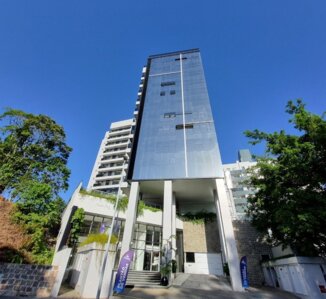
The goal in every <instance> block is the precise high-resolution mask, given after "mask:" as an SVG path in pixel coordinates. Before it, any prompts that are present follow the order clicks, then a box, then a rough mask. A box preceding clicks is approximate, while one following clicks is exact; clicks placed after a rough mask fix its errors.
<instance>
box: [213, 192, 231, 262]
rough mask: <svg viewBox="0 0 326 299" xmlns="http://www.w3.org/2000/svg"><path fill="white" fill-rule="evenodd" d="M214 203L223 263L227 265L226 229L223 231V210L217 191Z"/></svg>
mask: <svg viewBox="0 0 326 299" xmlns="http://www.w3.org/2000/svg"><path fill="white" fill-rule="evenodd" d="M214 202H215V205H216V218H217V227H218V233H219V237H220V244H221V249H222V261H223V263H226V262H227V260H228V258H227V250H226V245H225V235H224V229H223V222H222V215H221V208H220V204H219V202H218V196H217V192H216V190H214Z"/></svg>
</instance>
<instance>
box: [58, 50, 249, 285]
mask: <svg viewBox="0 0 326 299" xmlns="http://www.w3.org/2000/svg"><path fill="white" fill-rule="evenodd" d="M131 139H132V143H131ZM130 144H132V145H131V149H130ZM125 154H128V155H129V154H130V159H129V160H128V163H124V161H123V156H124V155H125ZM123 163H124V164H123ZM127 164H128V166H127ZM127 167H128V174H127V180H128V185H127V184H125V185H124V186H122V189H123V192H124V193H125V194H126V195H127V196H128V198H129V202H128V208H127V210H126V211H125V213H123V212H120V213H119V220H118V221H119V223H120V226H119V227H120V232H119V238H120V241H121V247H120V248H121V249H119V251H120V252H121V254H120V256H122V255H123V254H124V253H125V252H127V251H128V250H129V249H133V251H134V261H133V264H132V266H131V267H132V269H133V270H136V271H154V272H155V271H159V269H160V267H161V263H164V262H166V261H167V260H175V261H176V262H177V271H179V272H186V273H202V274H204V273H205V274H215V275H223V264H225V263H228V266H229V270H230V277H231V283H232V287H233V289H234V290H238V291H242V290H243V289H242V287H241V285H242V284H241V277H240V271H239V256H238V250H237V245H236V240H235V235H234V230H233V223H232V217H231V214H230V208H229V199H228V194H227V188H226V184H225V179H224V171H223V166H222V162H221V157H220V152H219V147H218V142H217V137H216V132H215V126H214V120H213V116H212V112H211V107H210V101H209V97H208V92H207V87H206V82H205V76H204V71H203V66H202V61H201V56H200V52H199V50H198V49H192V50H186V51H179V52H173V53H165V54H160V55H153V56H150V57H149V58H148V61H147V65H146V67H144V68H143V71H142V76H141V81H140V86H139V90H138V97H137V100H136V109H135V111H134V119H133V120H127V121H122V122H118V123H113V124H112V125H111V127H110V130H109V132H107V133H106V136H105V138H104V140H103V142H102V144H101V148H100V150H99V154H98V156H97V159H96V162H95V165H94V168H93V172H92V175H91V179H90V182H89V185H88V189H90V190H100V191H103V192H107V193H116V192H117V190H118V188H119V179H120V178H121V176H124V172H125V170H126V168H127ZM121 182H122V180H121ZM79 188H80V187H79ZM140 202H142V203H143V204H144V205H146V206H155V207H158V208H160V209H159V210H157V211H155V212H153V211H151V210H146V211H145V212H144V213H143V214H142V215H140V214H138V213H137V206H138V205H139V203H140ZM76 207H82V208H83V209H84V210H85V212H86V218H87V222H85V225H84V227H83V233H84V234H85V235H86V234H87V232H88V233H90V232H96V231H98V229H99V228H101V227H102V226H103V225H104V226H105V227H108V226H110V225H111V224H110V223H111V222H112V221H111V219H112V216H113V207H112V204H110V203H108V202H107V201H105V200H102V199H100V198H99V199H96V198H91V197H89V196H86V195H84V194H81V193H80V192H79V189H77V190H76V191H75V193H74V195H73V197H72V199H71V201H70V202H69V204H68V207H67V209H66V211H65V215H64V217H63V221H62V226H61V230H60V233H59V236H58V242H57V248H56V249H57V250H60V248H62V247H63V246H64V244H66V240H67V238H68V236H69V219H70V217H71V215H72V213H73V211H74V209H75V208H76ZM199 214H200V215H203V214H205V215H212V214H213V215H214V214H215V216H214V219H210V221H207V222H205V223H202V224H199V225H195V224H194V223H192V222H191V221H189V219H188V220H185V219H186V218H185V217H187V215H193V216H196V215H199ZM85 263H86V262H85ZM81 264H82V262H78V263H77V264H76V267H79V266H78V265H81ZM78 271H79V272H80V269H77V268H76V273H77V272H78ZM108 271H109V270H108ZM76 279H77V278H76ZM78 279H79V280H80V281H81V280H82V278H81V277H79V278H78ZM83 279H86V278H83ZM82 286H83V284H82V283H81V287H82ZM83 288H84V289H85V287H84V286H83Z"/></svg>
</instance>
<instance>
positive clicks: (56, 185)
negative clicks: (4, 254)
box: [0, 109, 71, 263]
mask: <svg viewBox="0 0 326 299" xmlns="http://www.w3.org/2000/svg"><path fill="white" fill-rule="evenodd" d="M0 122H1V125H2V126H1V127H0V160H1V164H0V194H1V193H4V192H5V194H9V195H10V197H11V199H12V200H14V201H15V206H16V208H15V212H14V214H13V219H14V221H16V222H17V223H19V224H20V225H22V227H23V228H24V229H25V231H26V232H27V234H28V235H29V242H28V243H27V244H26V245H25V248H23V249H22V250H25V251H26V252H27V253H28V254H29V255H31V260H32V261H33V262H36V263H49V262H51V258H52V253H53V252H52V249H51V248H52V247H53V246H54V244H55V237H56V235H57V232H58V229H59V225H60V220H61V213H62V212H63V209H64V207H65V204H64V202H63V200H62V199H61V198H60V197H59V196H58V194H59V192H60V191H62V190H66V189H67V188H68V178H69V175H70V171H69V169H68V168H67V166H66V164H67V160H68V157H69V154H70V152H71V148H70V147H69V146H67V145H66V142H65V133H64V130H63V128H62V127H61V126H59V125H58V124H56V123H55V121H54V120H52V119H51V118H50V117H48V116H45V115H34V114H28V113H25V112H23V111H20V110H14V109H8V110H7V111H5V112H4V113H3V114H1V115H0Z"/></svg>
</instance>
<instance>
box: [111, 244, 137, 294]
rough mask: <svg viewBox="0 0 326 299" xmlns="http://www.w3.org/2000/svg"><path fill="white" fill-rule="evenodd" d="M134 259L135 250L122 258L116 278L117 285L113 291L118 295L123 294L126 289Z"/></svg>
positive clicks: (115, 284)
mask: <svg viewBox="0 0 326 299" xmlns="http://www.w3.org/2000/svg"><path fill="white" fill-rule="evenodd" d="M133 259H134V251H133V250H128V251H127V252H126V253H125V254H124V255H123V257H122V259H121V261H120V264H119V268H118V272H117V276H116V277H115V283H114V287H113V291H114V292H116V293H118V294H119V293H122V292H123V291H124V289H125V286H126V282H127V277H128V272H129V267H130V264H131V262H132V260H133Z"/></svg>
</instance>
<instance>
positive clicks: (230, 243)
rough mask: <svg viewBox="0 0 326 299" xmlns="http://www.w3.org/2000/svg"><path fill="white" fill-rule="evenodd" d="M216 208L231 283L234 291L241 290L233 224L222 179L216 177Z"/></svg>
mask: <svg viewBox="0 0 326 299" xmlns="http://www.w3.org/2000/svg"><path fill="white" fill-rule="evenodd" d="M216 190H217V198H216V205H217V210H218V211H220V216H221V222H219V224H220V223H221V225H220V226H222V227H221V228H220V230H221V231H222V233H224V240H225V249H226V257H227V262H228V265H229V270H230V277H231V284H232V288H233V290H234V291H243V290H244V289H243V288H242V282H241V274H240V259H239V256H238V250H237V245H236V241H235V237H234V231H233V224H232V218H231V213H230V210H229V205H228V199H227V193H226V189H225V183H224V179H216Z"/></svg>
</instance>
